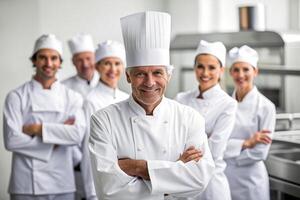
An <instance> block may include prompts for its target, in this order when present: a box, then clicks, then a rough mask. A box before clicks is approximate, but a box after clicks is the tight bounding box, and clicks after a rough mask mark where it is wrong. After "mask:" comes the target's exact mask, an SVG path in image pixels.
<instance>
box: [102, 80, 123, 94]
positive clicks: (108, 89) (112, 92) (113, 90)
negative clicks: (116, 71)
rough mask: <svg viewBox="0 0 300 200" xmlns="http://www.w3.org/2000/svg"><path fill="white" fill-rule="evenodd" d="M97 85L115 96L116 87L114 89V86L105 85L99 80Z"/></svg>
mask: <svg viewBox="0 0 300 200" xmlns="http://www.w3.org/2000/svg"><path fill="white" fill-rule="evenodd" d="M98 87H99V88H100V90H101V91H104V92H106V93H108V94H110V95H111V96H113V97H114V98H116V96H117V91H118V90H119V89H118V88H115V89H114V88H111V87H109V86H107V85H105V83H103V82H102V81H101V80H100V81H99V83H98Z"/></svg>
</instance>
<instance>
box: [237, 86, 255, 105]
mask: <svg viewBox="0 0 300 200" xmlns="http://www.w3.org/2000/svg"><path fill="white" fill-rule="evenodd" d="M257 91H258V90H257V87H256V86H253V88H252V89H251V90H250V91H249V92H248V93H247V94H246V96H245V97H244V98H243V100H242V101H240V102H239V103H241V102H243V103H245V102H250V101H251V102H252V101H253V97H254V96H255V95H256V93H257ZM232 97H233V98H234V99H235V100H237V98H236V90H234V91H233V94H232Z"/></svg>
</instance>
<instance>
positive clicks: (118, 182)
mask: <svg viewBox="0 0 300 200" xmlns="http://www.w3.org/2000/svg"><path fill="white" fill-rule="evenodd" d="M101 114H102V115H100V114H98V113H97V116H95V115H92V117H91V132H90V139H89V150H90V156H91V162H92V171H93V176H94V183H95V188H96V192H97V196H98V198H99V199H108V198H109V199H115V200H117V199H143V198H142V197H143V195H146V196H149V194H150V191H149V189H148V188H147V186H146V184H145V183H144V182H143V181H142V180H141V179H139V178H136V177H131V176H128V175H127V174H126V173H125V172H123V171H122V170H121V168H120V167H119V165H118V157H117V152H116V149H115V147H114V146H113V142H112V139H111V136H110V133H111V131H110V126H109V122H108V119H107V117H105V114H104V113H101Z"/></svg>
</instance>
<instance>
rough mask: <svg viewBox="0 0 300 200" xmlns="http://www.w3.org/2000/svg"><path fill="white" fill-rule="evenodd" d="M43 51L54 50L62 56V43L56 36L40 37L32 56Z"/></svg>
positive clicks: (45, 35)
mask: <svg viewBox="0 0 300 200" xmlns="http://www.w3.org/2000/svg"><path fill="white" fill-rule="evenodd" d="M41 49H52V50H55V51H57V52H58V53H59V55H60V56H62V43H61V41H59V40H58V39H57V37H56V36H55V35H54V34H44V35H42V36H40V37H39V38H38V39H37V40H36V41H35V44H34V49H33V53H32V56H33V55H34V54H35V53H36V52H38V51H39V50H41Z"/></svg>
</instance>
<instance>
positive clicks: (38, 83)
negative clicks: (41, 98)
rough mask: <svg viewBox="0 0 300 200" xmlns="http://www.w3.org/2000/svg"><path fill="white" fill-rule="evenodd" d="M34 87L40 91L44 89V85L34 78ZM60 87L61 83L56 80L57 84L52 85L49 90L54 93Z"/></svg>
mask: <svg viewBox="0 0 300 200" xmlns="http://www.w3.org/2000/svg"><path fill="white" fill-rule="evenodd" d="M32 86H33V88H34V89H39V90H43V89H44V87H43V85H42V84H41V83H40V82H38V81H37V80H35V79H34V78H32ZM58 87H59V81H57V80H55V82H53V83H52V85H51V87H50V89H49V90H51V91H54V90H57V89H58Z"/></svg>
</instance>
